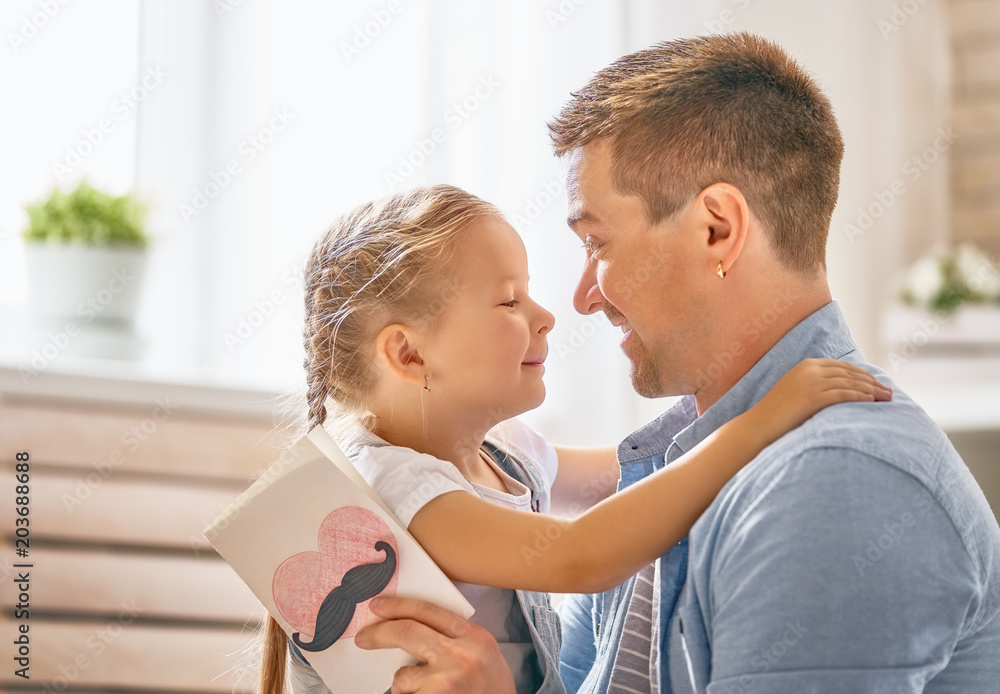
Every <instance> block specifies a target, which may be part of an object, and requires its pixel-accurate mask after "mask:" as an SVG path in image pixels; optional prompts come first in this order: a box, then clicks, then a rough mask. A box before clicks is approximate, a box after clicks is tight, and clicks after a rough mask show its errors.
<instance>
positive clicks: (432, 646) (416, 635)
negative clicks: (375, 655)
mask: <svg viewBox="0 0 1000 694" xmlns="http://www.w3.org/2000/svg"><path fill="white" fill-rule="evenodd" d="M447 638H448V637H446V636H442V635H441V634H439V633H438V632H436V631H434V629H432V628H430V627H429V626H427V625H426V624H421V623H420V622H416V621H414V620H412V619H393V620H390V621H387V622H379V623H378V624H371V625H369V626H366V627H365V628H364V629H362V630H361V631H359V632H358V633H357V634H356V635H355V636H354V645H355V646H357V647H358V648H363V649H365V650H369V651H371V650H376V649H378V648H401V649H403V650H404V651H406V652H407V653H409V654H410V655H412V656H413V657H414V658H416V659H417V660H420V661H422V662H425V663H432V662H434V661H435V660H436V659H437V656H438V653H440V652H441V650H442V648H443V646H444V642H445V640H447Z"/></svg>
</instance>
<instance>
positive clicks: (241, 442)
mask: <svg viewBox="0 0 1000 694" xmlns="http://www.w3.org/2000/svg"><path fill="white" fill-rule="evenodd" d="M157 407H159V406H157ZM167 407H169V403H167ZM157 420H161V421H157ZM281 437H282V435H281V433H280V432H279V431H278V430H276V429H273V428H272V427H270V426H267V425H264V424H260V423H257V422H248V421H243V420H229V419H215V418H207V417H197V418H195V417H191V416H182V415H180V414H177V413H173V414H170V413H168V412H167V410H166V409H163V408H160V409H156V407H154V408H149V410H148V411H146V410H143V411H136V412H135V413H134V414H131V413H124V414H123V413H122V411H120V410H98V409H94V410H87V411H82V410H74V409H67V408H62V407H54V406H43V405H37V404H26V403H19V404H16V405H11V404H0V441H2V442H3V450H0V456H2V459H3V460H12V459H13V453H14V451H17V450H27V451H29V452H30V453H31V457H32V459H33V460H35V461H38V462H48V463H58V464H62V465H74V466H78V467H80V468H81V469H84V470H87V471H88V472H90V471H93V469H94V467H95V465H97V466H98V467H100V466H101V465H102V464H107V465H110V466H111V467H114V468H122V469H127V470H130V471H133V472H134V471H147V472H150V471H155V472H162V473H166V474H177V475H196V476H200V477H211V478H222V479H226V478H229V479H247V478H250V477H253V476H255V475H258V474H260V473H261V472H263V471H264V470H266V469H267V467H268V466H270V465H271V464H272V463H273V462H274V461H275V460H277V459H278V458H279V457H280V455H281V451H280V450H279V449H278V448H277V447H276V446H277V445H280V439H281Z"/></svg>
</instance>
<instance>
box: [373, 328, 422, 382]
mask: <svg viewBox="0 0 1000 694" xmlns="http://www.w3.org/2000/svg"><path fill="white" fill-rule="evenodd" d="M416 337H417V334H416V332H415V331H414V330H413V328H411V327H409V326H406V325H403V324H401V323H393V324H392V325H387V326H386V327H384V328H382V330H381V331H380V332H379V334H378V337H376V338H375V355H376V358H377V359H378V360H379V361H380V362H381V363H382V364H383V365H384V366H385V368H386V369H388V370H389V372H390V373H391V374H392V375H393V376H395V377H396V378H398V379H400V380H402V381H405V382H406V383H412V384H413V385H416V386H420V387H421V388H423V387H424V384H425V381H424V360H423V359H422V358H421V356H420V353H419V352H418V351H417V348H416Z"/></svg>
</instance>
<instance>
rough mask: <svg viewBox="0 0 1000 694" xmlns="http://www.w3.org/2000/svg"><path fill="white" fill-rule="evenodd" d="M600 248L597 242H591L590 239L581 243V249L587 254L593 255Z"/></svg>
mask: <svg viewBox="0 0 1000 694" xmlns="http://www.w3.org/2000/svg"><path fill="white" fill-rule="evenodd" d="M600 247H601V244H600V243H599V242H597V241H592V240H590V239H587V240H586V241H584V242H583V248H584V249H585V250H586V251H587V253H595V252H597V249H598V248H600Z"/></svg>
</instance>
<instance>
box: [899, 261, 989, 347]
mask: <svg viewBox="0 0 1000 694" xmlns="http://www.w3.org/2000/svg"><path fill="white" fill-rule="evenodd" d="M898 296H899V300H900V304H899V305H897V306H896V307H895V308H894V309H893V310H891V311H890V313H889V315H888V320H887V321H886V324H885V326H886V334H885V337H886V341H887V343H888V344H889V345H890V346H891V347H893V348H895V349H897V350H898V351H899V353H900V354H902V355H903V357H905V358H906V359H908V358H910V357H911V356H915V355H916V353H917V352H918V351H923V348H925V347H929V348H930V350H929V351H930V352H948V353H958V352H964V353H969V352H973V351H974V352H977V353H984V352H996V351H997V350H998V349H1000V267H998V266H997V263H996V262H995V261H994V260H993V259H992V258H990V257H989V256H988V255H987V254H986V253H984V252H983V251H982V250H981V249H979V248H978V247H977V246H976V245H975V244H972V243H969V242H966V243H963V244H961V245H959V246H957V247H951V246H944V245H940V246H937V247H935V248H934V249H932V250H931V251H930V252H929V253H928V254H927V255H925V256H923V257H922V258H920V259H919V260H917V262H916V263H914V264H913V265H912V266H910V268H908V269H907V271H906V273H905V274H904V276H903V278H902V281H901V282H900V285H899V295H898ZM893 355H894V353H890V358H891V357H893ZM901 358H902V357H901Z"/></svg>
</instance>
